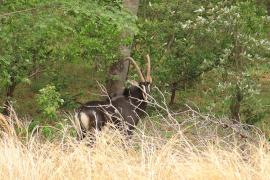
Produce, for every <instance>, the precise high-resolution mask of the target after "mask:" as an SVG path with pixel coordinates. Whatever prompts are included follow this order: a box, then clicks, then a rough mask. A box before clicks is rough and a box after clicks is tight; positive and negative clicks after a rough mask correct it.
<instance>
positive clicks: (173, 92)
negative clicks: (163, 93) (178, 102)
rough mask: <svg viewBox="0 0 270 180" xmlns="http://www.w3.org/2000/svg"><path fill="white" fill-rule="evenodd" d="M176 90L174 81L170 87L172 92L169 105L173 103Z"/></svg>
mask: <svg viewBox="0 0 270 180" xmlns="http://www.w3.org/2000/svg"><path fill="white" fill-rule="evenodd" d="M176 90H177V83H176V82H174V83H172V87H171V93H172V94H171V100H170V105H173V104H174V103H175V95H176Z"/></svg>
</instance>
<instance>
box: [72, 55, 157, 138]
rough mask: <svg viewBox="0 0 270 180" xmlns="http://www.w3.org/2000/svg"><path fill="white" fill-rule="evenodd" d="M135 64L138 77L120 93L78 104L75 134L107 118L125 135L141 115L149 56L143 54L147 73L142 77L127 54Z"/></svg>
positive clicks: (148, 79)
mask: <svg viewBox="0 0 270 180" xmlns="http://www.w3.org/2000/svg"><path fill="white" fill-rule="evenodd" d="M127 59H128V60H130V61H131V62H132V63H133V65H134V66H135V68H136V70H137V72H138V74H139V76H140V79H141V81H140V82H139V83H133V84H132V86H131V87H130V88H125V89H124V92H123V94H122V95H118V96H115V97H112V98H107V99H106V100H104V101H89V102H87V103H85V104H83V105H81V106H80V107H79V108H78V109H77V110H76V114H75V119H76V122H77V123H76V124H77V127H79V132H80V134H79V136H80V137H81V138H83V137H84V136H85V134H86V132H87V131H91V130H93V129H96V130H101V128H102V127H103V126H104V125H105V124H106V123H107V122H111V123H113V124H115V125H116V127H118V128H125V130H126V132H127V134H128V135H130V134H132V130H133V129H134V128H135V126H136V125H137V124H138V122H139V120H140V119H141V118H143V117H144V115H145V110H146V106H147V94H148V93H149V91H150V84H151V82H152V79H151V76H150V69H151V67H150V58H149V56H147V74H146V78H144V76H143V74H142V72H141V70H140V68H139V66H138V65H137V64H136V62H135V61H134V60H133V59H132V58H131V57H128V58H127Z"/></svg>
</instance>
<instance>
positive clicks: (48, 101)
mask: <svg viewBox="0 0 270 180" xmlns="http://www.w3.org/2000/svg"><path fill="white" fill-rule="evenodd" d="M37 103H38V105H39V107H40V109H41V110H42V112H43V114H44V115H45V116H48V117H49V118H51V119H53V118H56V117H57V115H56V112H57V110H58V109H59V108H60V106H61V104H63V103H64V100H63V99H61V97H60V93H59V92H57V91H56V88H55V86H51V85H47V86H46V87H45V88H43V89H41V90H39V94H38V95H37Z"/></svg>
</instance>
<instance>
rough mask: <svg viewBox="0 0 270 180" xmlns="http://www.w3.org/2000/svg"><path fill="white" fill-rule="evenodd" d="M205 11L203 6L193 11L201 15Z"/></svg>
mask: <svg viewBox="0 0 270 180" xmlns="http://www.w3.org/2000/svg"><path fill="white" fill-rule="evenodd" d="M204 11H205V8H204V7H203V6H201V7H200V8H199V9H197V10H195V11H194V12H195V13H202V12H204Z"/></svg>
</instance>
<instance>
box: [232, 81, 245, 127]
mask: <svg viewBox="0 0 270 180" xmlns="http://www.w3.org/2000/svg"><path fill="white" fill-rule="evenodd" d="M242 99H243V95H242V93H241V89H240V88H239V86H238V85H237V86H236V89H235V94H234V96H233V97H232V99H231V104H230V111H231V119H232V121H233V123H235V124H236V123H240V122H241V118H240V108H241V101H242Z"/></svg>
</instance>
